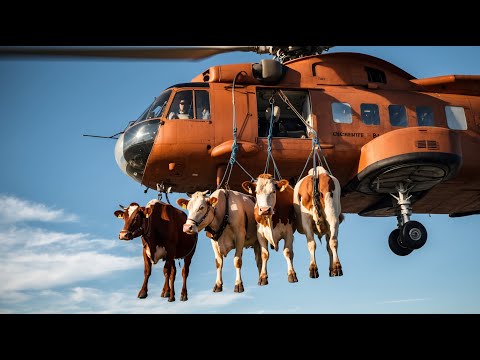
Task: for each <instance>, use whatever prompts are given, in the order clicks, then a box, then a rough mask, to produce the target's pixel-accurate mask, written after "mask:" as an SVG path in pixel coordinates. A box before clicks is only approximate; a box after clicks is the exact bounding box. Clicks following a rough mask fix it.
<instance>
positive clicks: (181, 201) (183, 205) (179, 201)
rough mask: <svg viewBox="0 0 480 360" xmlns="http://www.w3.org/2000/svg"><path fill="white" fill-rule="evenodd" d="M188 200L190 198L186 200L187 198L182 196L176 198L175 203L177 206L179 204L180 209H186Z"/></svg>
mask: <svg viewBox="0 0 480 360" xmlns="http://www.w3.org/2000/svg"><path fill="white" fill-rule="evenodd" d="M189 202H190V200H188V199H182V198H180V199H177V204H178V206H180V207H181V208H182V209H186V208H187V206H188V203H189Z"/></svg>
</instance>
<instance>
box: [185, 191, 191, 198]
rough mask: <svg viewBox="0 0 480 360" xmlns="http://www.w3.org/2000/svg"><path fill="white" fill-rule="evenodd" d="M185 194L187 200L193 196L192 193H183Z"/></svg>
mask: <svg viewBox="0 0 480 360" xmlns="http://www.w3.org/2000/svg"><path fill="white" fill-rule="evenodd" d="M185 194H187V196H188V197H189V198H191V197H192V195H193V193H191V192H187V193H185Z"/></svg>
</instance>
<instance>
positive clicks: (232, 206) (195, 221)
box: [177, 189, 262, 293]
mask: <svg viewBox="0 0 480 360" xmlns="http://www.w3.org/2000/svg"><path fill="white" fill-rule="evenodd" d="M207 193H208V190H207V191H203V192H202V191H197V192H195V193H193V194H189V193H187V195H188V196H189V197H190V200H189V199H177V204H178V205H180V206H181V207H183V208H185V209H187V210H188V219H187V220H186V221H185V224H184V225H183V231H185V232H186V233H187V234H198V232H199V231H201V230H203V229H205V231H206V232H207V236H208V237H209V238H210V241H211V244H212V248H213V253H214V255H215V263H216V267H217V278H216V280H215V285H214V287H213V291H214V292H220V291H222V290H223V279H222V268H223V257H226V256H227V254H228V253H229V252H230V250H233V249H234V250H235V256H234V258H233V266H234V267H235V270H236V277H235V288H234V291H235V292H240V293H241V292H243V291H244V288H243V281H242V275H241V269H242V256H243V249H244V248H249V247H253V250H254V252H255V261H256V264H257V268H258V271H259V274H260V269H261V267H262V259H261V255H260V246H259V243H258V240H257V227H256V222H255V217H254V215H253V207H254V205H255V202H254V199H253V197H251V196H249V195H247V194H243V193H241V192H238V191H233V190H225V189H217V190H216V191H214V192H213V193H212V194H211V195H210V196H207Z"/></svg>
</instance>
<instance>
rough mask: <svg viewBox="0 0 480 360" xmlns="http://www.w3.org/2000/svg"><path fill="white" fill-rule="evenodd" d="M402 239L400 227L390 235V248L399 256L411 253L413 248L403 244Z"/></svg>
mask: <svg viewBox="0 0 480 360" xmlns="http://www.w3.org/2000/svg"><path fill="white" fill-rule="evenodd" d="M400 241H401V239H400V229H395V230H393V231H392V232H391V233H390V236H389V237H388V246H390V250H392V251H393V253H394V254H395V255H398V256H405V255H408V254H410V253H411V252H412V251H413V249H409V248H407V247H405V246H403V244H401V242H400Z"/></svg>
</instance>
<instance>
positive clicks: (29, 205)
mask: <svg viewBox="0 0 480 360" xmlns="http://www.w3.org/2000/svg"><path fill="white" fill-rule="evenodd" d="M25 221H43V222H74V221H78V216H77V215H74V214H66V213H65V212H64V211H63V210H62V209H59V210H55V209H50V208H48V207H47V206H45V205H43V204H38V203H34V202H30V201H27V200H23V199H19V198H17V197H14V196H8V195H4V194H0V223H17V222H25Z"/></svg>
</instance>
